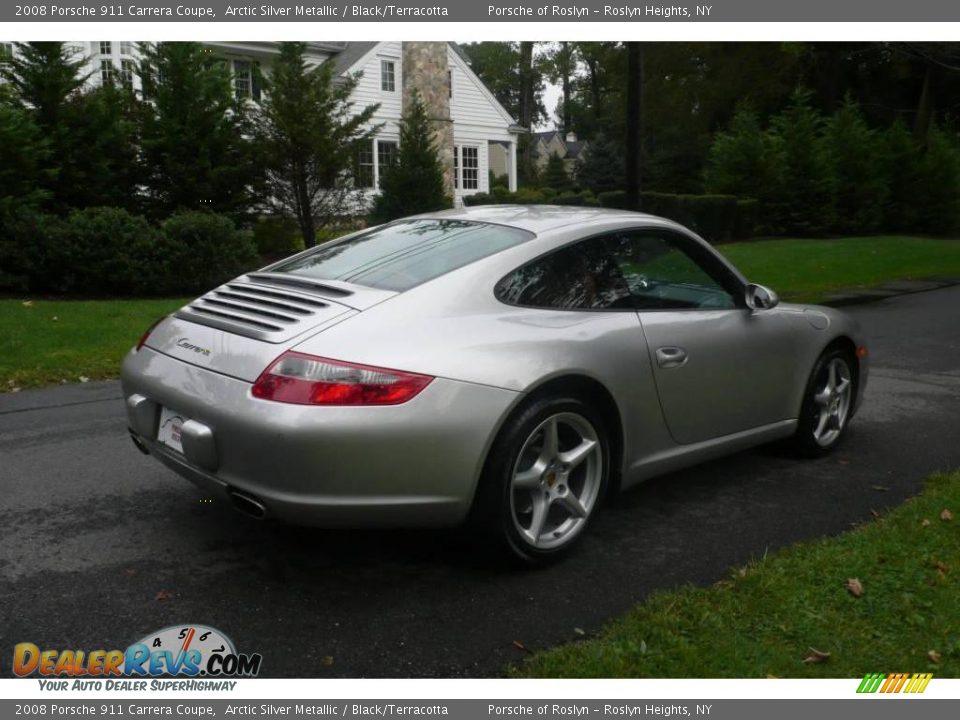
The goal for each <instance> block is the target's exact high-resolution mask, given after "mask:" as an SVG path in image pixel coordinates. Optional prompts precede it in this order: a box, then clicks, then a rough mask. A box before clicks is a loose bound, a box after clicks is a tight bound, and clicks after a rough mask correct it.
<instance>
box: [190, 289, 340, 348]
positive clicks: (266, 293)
mask: <svg viewBox="0 0 960 720" xmlns="http://www.w3.org/2000/svg"><path fill="white" fill-rule="evenodd" d="M251 277H254V275H249V276H247V277H246V278H240V279H238V280H233V281H231V282H228V283H226V284H225V285H221V286H220V287H218V288H216V289H214V290H211V291H210V292H208V293H207V294H206V295H203V296H201V297H199V298H197V299H196V300H194V301H193V302H192V303H190V304H189V305H187V306H185V307H183V308H181V309H180V310H178V311H177V313H176V316H177V317H179V318H182V319H184V320H189V321H191V322H195V323H198V324H200V325H206V326H208V327H213V328H217V329H218V330H223V331H225V332H230V333H234V334H236V335H243V336H246V337H250V338H255V339H257V340H263V341H265V342H270V343H281V342H285V341H287V340H289V339H291V338H293V337H296V336H297V335H299V334H301V333H303V332H306V331H307V330H311V329H313V328H316V327H318V326H320V325H323V324H326V323H327V322H329V321H331V320H333V319H335V318H338V317H340V316H341V315H344V314H346V313H351V312H353V310H352V309H351V308H349V307H347V306H345V305H342V304H340V303H338V302H336V301H333V300H330V299H328V298H326V297H318V296H317V295H316V294H315V292H310V288H309V286H306V285H304V286H303V288H302V289H301V288H299V287H298V288H297V289H293V288H288V287H278V286H277V285H276V284H273V285H269V286H267V285H263V284H261V283H257V282H253V281H251V280H250V279H247V278H251Z"/></svg>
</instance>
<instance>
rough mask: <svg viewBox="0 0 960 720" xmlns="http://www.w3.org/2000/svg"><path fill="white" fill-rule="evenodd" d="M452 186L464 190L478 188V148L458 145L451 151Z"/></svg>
mask: <svg viewBox="0 0 960 720" xmlns="http://www.w3.org/2000/svg"><path fill="white" fill-rule="evenodd" d="M453 187H454V188H456V189H461V188H462V189H464V190H479V189H480V148H478V147H476V146H473V145H460V146H458V147H457V148H455V152H454V153H453Z"/></svg>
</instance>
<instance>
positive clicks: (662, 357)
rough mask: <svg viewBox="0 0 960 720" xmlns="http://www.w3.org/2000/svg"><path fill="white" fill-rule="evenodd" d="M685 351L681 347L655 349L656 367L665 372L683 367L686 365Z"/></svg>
mask: <svg viewBox="0 0 960 720" xmlns="http://www.w3.org/2000/svg"><path fill="white" fill-rule="evenodd" d="M688 359H689V358H688V357H687V351H686V350H684V349H683V348H682V347H662V348H658V349H657V365H659V366H660V367H662V368H663V369H665V370H669V369H670V368H678V367H683V366H684V365H686V364H687V360H688Z"/></svg>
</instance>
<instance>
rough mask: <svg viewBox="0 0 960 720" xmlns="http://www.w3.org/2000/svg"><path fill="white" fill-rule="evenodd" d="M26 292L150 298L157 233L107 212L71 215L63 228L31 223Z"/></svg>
mask: <svg viewBox="0 0 960 720" xmlns="http://www.w3.org/2000/svg"><path fill="white" fill-rule="evenodd" d="M37 221H38V223H39V224H38V228H37V230H38V236H37V237H36V239H35V240H34V248H33V252H34V255H33V260H32V263H31V265H32V267H31V272H30V274H31V279H30V288H31V290H34V291H39V292H54V293H69V294H73V295H96V296H102V295H138V294H149V293H153V292H155V289H156V280H157V272H156V271H157V268H156V264H155V262H154V259H153V258H154V252H153V251H154V248H155V247H156V246H157V244H158V243H159V242H160V236H159V233H158V232H157V231H156V230H155V229H154V228H153V227H151V225H150V223H149V222H147V220H146V219H145V218H142V217H140V216H138V215H131V214H130V213H128V212H127V211H126V210H120V209H118V208H108V207H95V208H86V209H84V210H77V211H74V212H72V213H71V214H70V215H69V216H68V217H67V218H66V220H65V221H64V222H62V223H57V222H51V221H50V220H49V219H47V218H37Z"/></svg>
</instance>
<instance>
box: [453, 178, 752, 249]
mask: <svg viewBox="0 0 960 720" xmlns="http://www.w3.org/2000/svg"><path fill="white" fill-rule="evenodd" d="M497 190H498V189H497V188H494V192H492V193H478V194H476V195H467V196H465V197H464V199H463V200H464V204H466V205H490V204H495V203H513V204H520V205H528V204H547V205H576V206H583V207H598V206H599V207H606V208H617V209H620V210H623V209H626V206H627V194H626V192H624V191H623V190H612V191H608V192H602V193H600V194H599V195H596V196H594V195H593V193H591V192H590V191H589V190H584V191H582V192H572V191H567V192H562V193H557V191H556V190H553V189H552V188H521V189H520V190H518V191H517V192H515V193H504V192H502V191H501V192H497ZM640 209H641V210H642V211H643V212H646V213H650V214H651V215H659V216H661V217H665V218H669V219H671V220H675V221H676V222H678V223H680V224H681V225H685V226H686V227H688V228H690V229H691V230H693V231H694V232H696V233H698V234H700V235H702V236H703V237H704V238H706V239H707V240H709V241H710V242H723V241H726V240H733V239H737V238H744V237H749V236H750V235H751V234H752V233H753V230H754V227H755V224H756V223H755V216H756V211H757V202H756V201H755V200H752V199H740V198H737V197H736V196H734V195H675V194H671V193H659V192H645V193H641V194H640Z"/></svg>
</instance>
